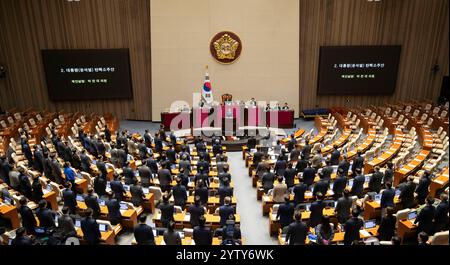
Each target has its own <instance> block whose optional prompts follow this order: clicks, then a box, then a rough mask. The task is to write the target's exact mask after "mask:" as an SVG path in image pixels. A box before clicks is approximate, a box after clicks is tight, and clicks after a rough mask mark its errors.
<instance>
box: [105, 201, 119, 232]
mask: <svg viewBox="0 0 450 265" xmlns="http://www.w3.org/2000/svg"><path fill="white" fill-rule="evenodd" d="M106 207H108V219H109V221H110V222H111V224H112V225H116V224H118V223H120V220H121V219H122V214H121V213H120V202H119V201H118V200H117V199H115V198H113V199H111V200H109V201H107V202H106Z"/></svg>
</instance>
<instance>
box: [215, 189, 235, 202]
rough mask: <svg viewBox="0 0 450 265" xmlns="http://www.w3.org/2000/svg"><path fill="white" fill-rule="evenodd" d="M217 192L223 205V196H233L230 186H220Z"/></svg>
mask: <svg viewBox="0 0 450 265" xmlns="http://www.w3.org/2000/svg"><path fill="white" fill-rule="evenodd" d="M217 194H219V197H220V205H223V200H224V199H225V197H227V196H229V197H232V196H233V188H231V187H230V186H221V187H219V189H218V191H217Z"/></svg>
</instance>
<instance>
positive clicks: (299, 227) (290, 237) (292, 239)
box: [285, 211, 308, 245]
mask: <svg viewBox="0 0 450 265" xmlns="http://www.w3.org/2000/svg"><path fill="white" fill-rule="evenodd" d="M294 218H295V221H294V222H292V223H291V224H289V226H288V230H287V233H286V242H285V243H286V245H288V244H289V245H304V244H305V240H306V235H307V234H308V227H307V226H306V224H305V223H303V222H302V213H301V212H300V211H296V212H295V214H294Z"/></svg>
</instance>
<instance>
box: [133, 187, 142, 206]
mask: <svg viewBox="0 0 450 265" xmlns="http://www.w3.org/2000/svg"><path fill="white" fill-rule="evenodd" d="M130 193H131V202H132V203H133V205H134V206H136V207H139V206H142V204H143V203H144V198H145V194H144V190H143V189H142V187H141V186H139V185H131V186H130Z"/></svg>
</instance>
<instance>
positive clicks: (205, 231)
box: [193, 215, 213, 246]
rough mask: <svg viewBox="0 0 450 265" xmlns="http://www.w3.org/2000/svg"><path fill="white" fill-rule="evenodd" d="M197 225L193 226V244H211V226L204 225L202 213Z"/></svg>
mask: <svg viewBox="0 0 450 265" xmlns="http://www.w3.org/2000/svg"><path fill="white" fill-rule="evenodd" d="M198 221H199V224H198V226H196V227H194V231H193V239H194V241H195V245H199V246H210V245H212V237H213V235H212V232H211V228H209V227H205V223H206V219H205V217H204V216H203V215H202V216H200V217H199V219H198Z"/></svg>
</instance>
